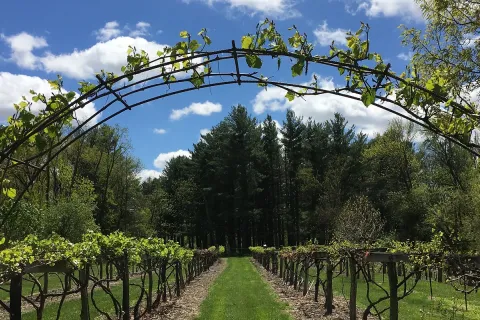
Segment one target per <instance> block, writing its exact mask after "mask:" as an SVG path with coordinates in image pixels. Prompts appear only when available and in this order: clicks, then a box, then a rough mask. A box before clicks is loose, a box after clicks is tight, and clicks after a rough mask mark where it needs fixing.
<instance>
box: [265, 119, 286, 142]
mask: <svg viewBox="0 0 480 320" xmlns="http://www.w3.org/2000/svg"><path fill="white" fill-rule="evenodd" d="M272 120H273V122H275V126H276V128H277V138H278V142H279V143H280V144H281V145H282V138H283V134H282V132H281V129H282V124H281V123H280V122H278V121H277V120H275V119H272ZM263 124H264V123H263V122H260V124H259V125H260V127H263Z"/></svg>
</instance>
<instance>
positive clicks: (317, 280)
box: [315, 258, 320, 302]
mask: <svg viewBox="0 0 480 320" xmlns="http://www.w3.org/2000/svg"><path fill="white" fill-rule="evenodd" d="M315 268H316V269H317V270H316V271H317V274H316V276H315V302H318V289H319V288H320V260H319V259H318V258H315Z"/></svg>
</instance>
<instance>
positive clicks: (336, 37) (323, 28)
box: [313, 21, 348, 46]
mask: <svg viewBox="0 0 480 320" xmlns="http://www.w3.org/2000/svg"><path fill="white" fill-rule="evenodd" d="M347 31H348V30H345V29H340V28H338V29H330V28H328V24H327V21H324V22H323V24H322V25H319V26H318V28H317V29H315V30H313V34H314V35H315V37H316V38H317V42H318V43H319V44H320V45H321V46H329V45H331V44H332V41H335V43H336V44H342V45H346V44H347V40H346V39H345V38H346V36H347V35H346V33H347Z"/></svg>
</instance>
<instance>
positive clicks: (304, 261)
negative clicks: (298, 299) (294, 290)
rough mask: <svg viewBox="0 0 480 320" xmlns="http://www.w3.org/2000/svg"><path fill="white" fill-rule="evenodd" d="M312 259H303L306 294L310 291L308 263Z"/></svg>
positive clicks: (304, 293)
mask: <svg viewBox="0 0 480 320" xmlns="http://www.w3.org/2000/svg"><path fill="white" fill-rule="evenodd" d="M309 263H310V261H309V259H308V258H305V260H303V295H304V296H306V295H307V292H308V265H309Z"/></svg>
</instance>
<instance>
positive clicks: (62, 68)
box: [1, 22, 204, 80]
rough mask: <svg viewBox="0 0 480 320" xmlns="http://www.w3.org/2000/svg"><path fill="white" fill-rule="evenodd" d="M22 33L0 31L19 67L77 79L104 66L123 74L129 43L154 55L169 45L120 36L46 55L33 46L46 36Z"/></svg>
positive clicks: (150, 72)
mask: <svg viewBox="0 0 480 320" xmlns="http://www.w3.org/2000/svg"><path fill="white" fill-rule="evenodd" d="M145 25H146V22H142V23H140V26H143V27H145ZM20 35H21V36H20ZM20 35H17V36H11V37H6V36H4V35H1V37H2V39H4V41H6V42H7V43H8V44H9V45H10V47H11V49H12V58H10V59H9V60H11V61H13V62H15V63H16V64H17V65H18V66H20V67H25V68H28V69H32V68H38V69H42V70H44V71H45V72H48V73H55V74H61V75H62V76H64V77H69V78H73V79H77V80H87V79H94V78H95V73H96V72H99V71H100V70H102V69H103V70H106V71H109V72H113V73H115V74H121V73H122V72H121V67H122V66H124V65H125V64H126V63H127V61H126V60H127V59H126V57H127V49H128V46H129V45H131V46H135V47H136V48H137V49H139V50H140V49H143V50H145V51H146V52H147V53H148V55H149V56H150V57H151V58H152V59H154V58H155V57H156V56H157V52H158V51H159V50H163V49H164V48H165V47H166V46H167V45H165V44H159V43H156V42H154V41H148V40H146V39H144V38H140V37H137V38H132V37H117V38H115V39H111V40H108V41H105V42H99V43H96V44H95V45H93V46H91V47H90V48H87V49H84V50H77V49H75V50H74V51H73V52H69V53H63V54H54V53H50V52H46V53H45V54H43V56H38V55H34V54H33V53H32V50H33V49H34V48H40V47H43V46H46V45H47V44H46V42H45V41H44V39H43V38H37V37H33V36H31V35H28V34H26V33H24V34H23V33H22V34H20ZM22 39H23V40H22ZM39 39H40V40H39ZM41 39H43V40H41ZM35 41H36V42H35ZM42 41H43V42H42ZM201 61H202V58H195V59H194V60H193V63H194V64H197V63H200V62H201ZM203 68H204V67H203V66H199V67H197V71H199V72H201V71H202V70H203ZM167 71H168V68H167ZM189 73H190V72H189ZM189 73H186V72H182V73H179V74H177V75H176V76H177V78H183V77H186V76H188V74H189ZM157 74H158V70H151V71H148V72H146V73H142V74H141V75H138V76H136V78H138V79H137V80H140V79H145V78H147V77H150V76H152V75H157Z"/></svg>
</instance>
